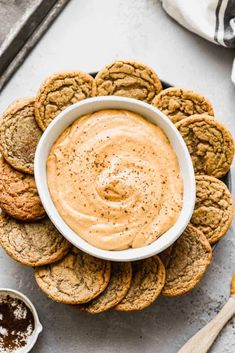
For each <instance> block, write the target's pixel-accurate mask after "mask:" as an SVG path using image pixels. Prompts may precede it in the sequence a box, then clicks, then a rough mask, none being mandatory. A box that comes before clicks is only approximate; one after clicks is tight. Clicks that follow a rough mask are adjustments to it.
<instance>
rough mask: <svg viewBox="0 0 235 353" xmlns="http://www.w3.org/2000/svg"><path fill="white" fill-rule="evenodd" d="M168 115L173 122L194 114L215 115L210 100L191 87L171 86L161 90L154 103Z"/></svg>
mask: <svg viewBox="0 0 235 353" xmlns="http://www.w3.org/2000/svg"><path fill="white" fill-rule="evenodd" d="M152 104H153V105H154V106H155V107H156V108H158V109H159V110H161V111H162V112H163V113H164V114H165V115H167V116H168V117H169V118H170V119H171V121H172V122H173V123H177V122H178V121H180V120H182V119H184V118H187V117H188V116H190V115H194V114H203V113H207V114H208V115H212V116H214V111H213V107H212V105H211V103H210V102H209V100H208V99H207V98H205V97H203V96H202V95H200V94H199V93H197V92H194V91H192V90H189V89H185V88H179V87H170V88H167V89H164V90H163V91H162V92H160V93H159V94H158V95H157V97H156V98H155V99H154V101H153V103H152Z"/></svg>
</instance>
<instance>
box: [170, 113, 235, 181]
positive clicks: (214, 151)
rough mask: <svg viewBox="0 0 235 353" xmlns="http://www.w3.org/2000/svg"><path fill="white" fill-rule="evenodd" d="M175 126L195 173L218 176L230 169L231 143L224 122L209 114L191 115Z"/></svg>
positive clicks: (229, 134)
mask: <svg viewBox="0 0 235 353" xmlns="http://www.w3.org/2000/svg"><path fill="white" fill-rule="evenodd" d="M176 127H177V129H178V130H179V132H180V133H181V135H182V137H183V139H184V141H185V143H186V145H187V147H188V150H189V153H190V155H191V158H192V162H193V167H194V170H195V173H196V174H207V175H211V176H214V177H216V178H221V177H223V176H224V175H225V174H226V173H227V172H228V171H229V168H230V166H231V164H232V160H233V156H234V142H233V138H232V135H231V133H230V132H229V130H228V129H226V127H225V126H224V125H222V124H221V123H220V122H218V121H217V120H215V119H213V118H212V117H210V116H209V115H208V116H205V115H203V116H202V115H193V116H190V117H189V118H186V119H183V120H181V121H180V122H178V123H177V124H176Z"/></svg>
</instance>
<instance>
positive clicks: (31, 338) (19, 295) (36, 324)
mask: <svg viewBox="0 0 235 353" xmlns="http://www.w3.org/2000/svg"><path fill="white" fill-rule="evenodd" d="M2 293H6V295H7V294H9V295H10V296H11V297H13V298H14V297H15V298H17V299H21V300H22V301H23V302H24V303H25V305H27V307H28V308H29V309H30V311H31V312H32V314H33V318H34V330H33V333H32V335H30V336H29V340H28V343H27V344H26V345H25V346H24V347H22V348H19V349H17V350H16V351H15V352H16V353H18V352H19V353H28V352H30V351H31V349H32V348H33V347H34V345H35V343H36V341H37V339H38V335H39V334H40V333H41V332H42V330H43V327H42V324H41V322H40V321H39V317H38V313H37V310H36V308H35V306H34V305H33V303H32V302H31V300H30V299H29V298H28V297H27V296H26V295H25V294H23V293H21V292H19V291H18V290H16V289H12V288H5V287H4V288H0V296H1V294H2Z"/></svg>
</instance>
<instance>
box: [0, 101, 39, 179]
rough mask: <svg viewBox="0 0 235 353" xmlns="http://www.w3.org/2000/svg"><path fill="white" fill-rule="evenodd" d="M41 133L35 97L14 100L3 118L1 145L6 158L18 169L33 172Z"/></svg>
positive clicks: (0, 134) (0, 131)
mask: <svg viewBox="0 0 235 353" xmlns="http://www.w3.org/2000/svg"><path fill="white" fill-rule="evenodd" d="M41 135H42V131H41V130H40V128H39V127H38V125H37V123H36V120H35V115H34V98H25V99H20V100H18V101H16V102H14V103H13V104H11V105H10V106H9V107H8V109H7V110H6V112H5V113H4V114H3V117H2V120H1V128H0V145H1V150H2V154H3V156H4V158H5V159H6V160H7V162H8V163H10V164H11V166H12V167H14V168H16V169H17V170H19V171H22V172H25V173H30V174H33V169H34V165H33V164H34V155H35V151H36V147H37V144H38V141H39V140H40V138H41Z"/></svg>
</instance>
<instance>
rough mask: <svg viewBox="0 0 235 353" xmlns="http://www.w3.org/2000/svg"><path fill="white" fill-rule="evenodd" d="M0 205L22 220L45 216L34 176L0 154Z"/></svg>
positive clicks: (32, 219) (33, 219) (8, 212)
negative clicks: (15, 167) (17, 168)
mask: <svg viewBox="0 0 235 353" xmlns="http://www.w3.org/2000/svg"><path fill="white" fill-rule="evenodd" d="M0 207H1V208H2V209H3V211H5V212H6V213H7V214H9V215H10V216H12V217H14V218H17V219H19V220H22V221H35V220H38V219H41V218H42V217H44V216H45V210H44V208H43V206H42V204H41V201H40V198H39V196H38V192H37V188H36V184H35V181H34V177H33V176H32V175H28V174H24V173H21V172H19V171H17V170H15V169H14V168H12V167H11V166H10V164H8V163H7V162H6V161H5V160H4V158H3V157H2V156H0Z"/></svg>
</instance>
